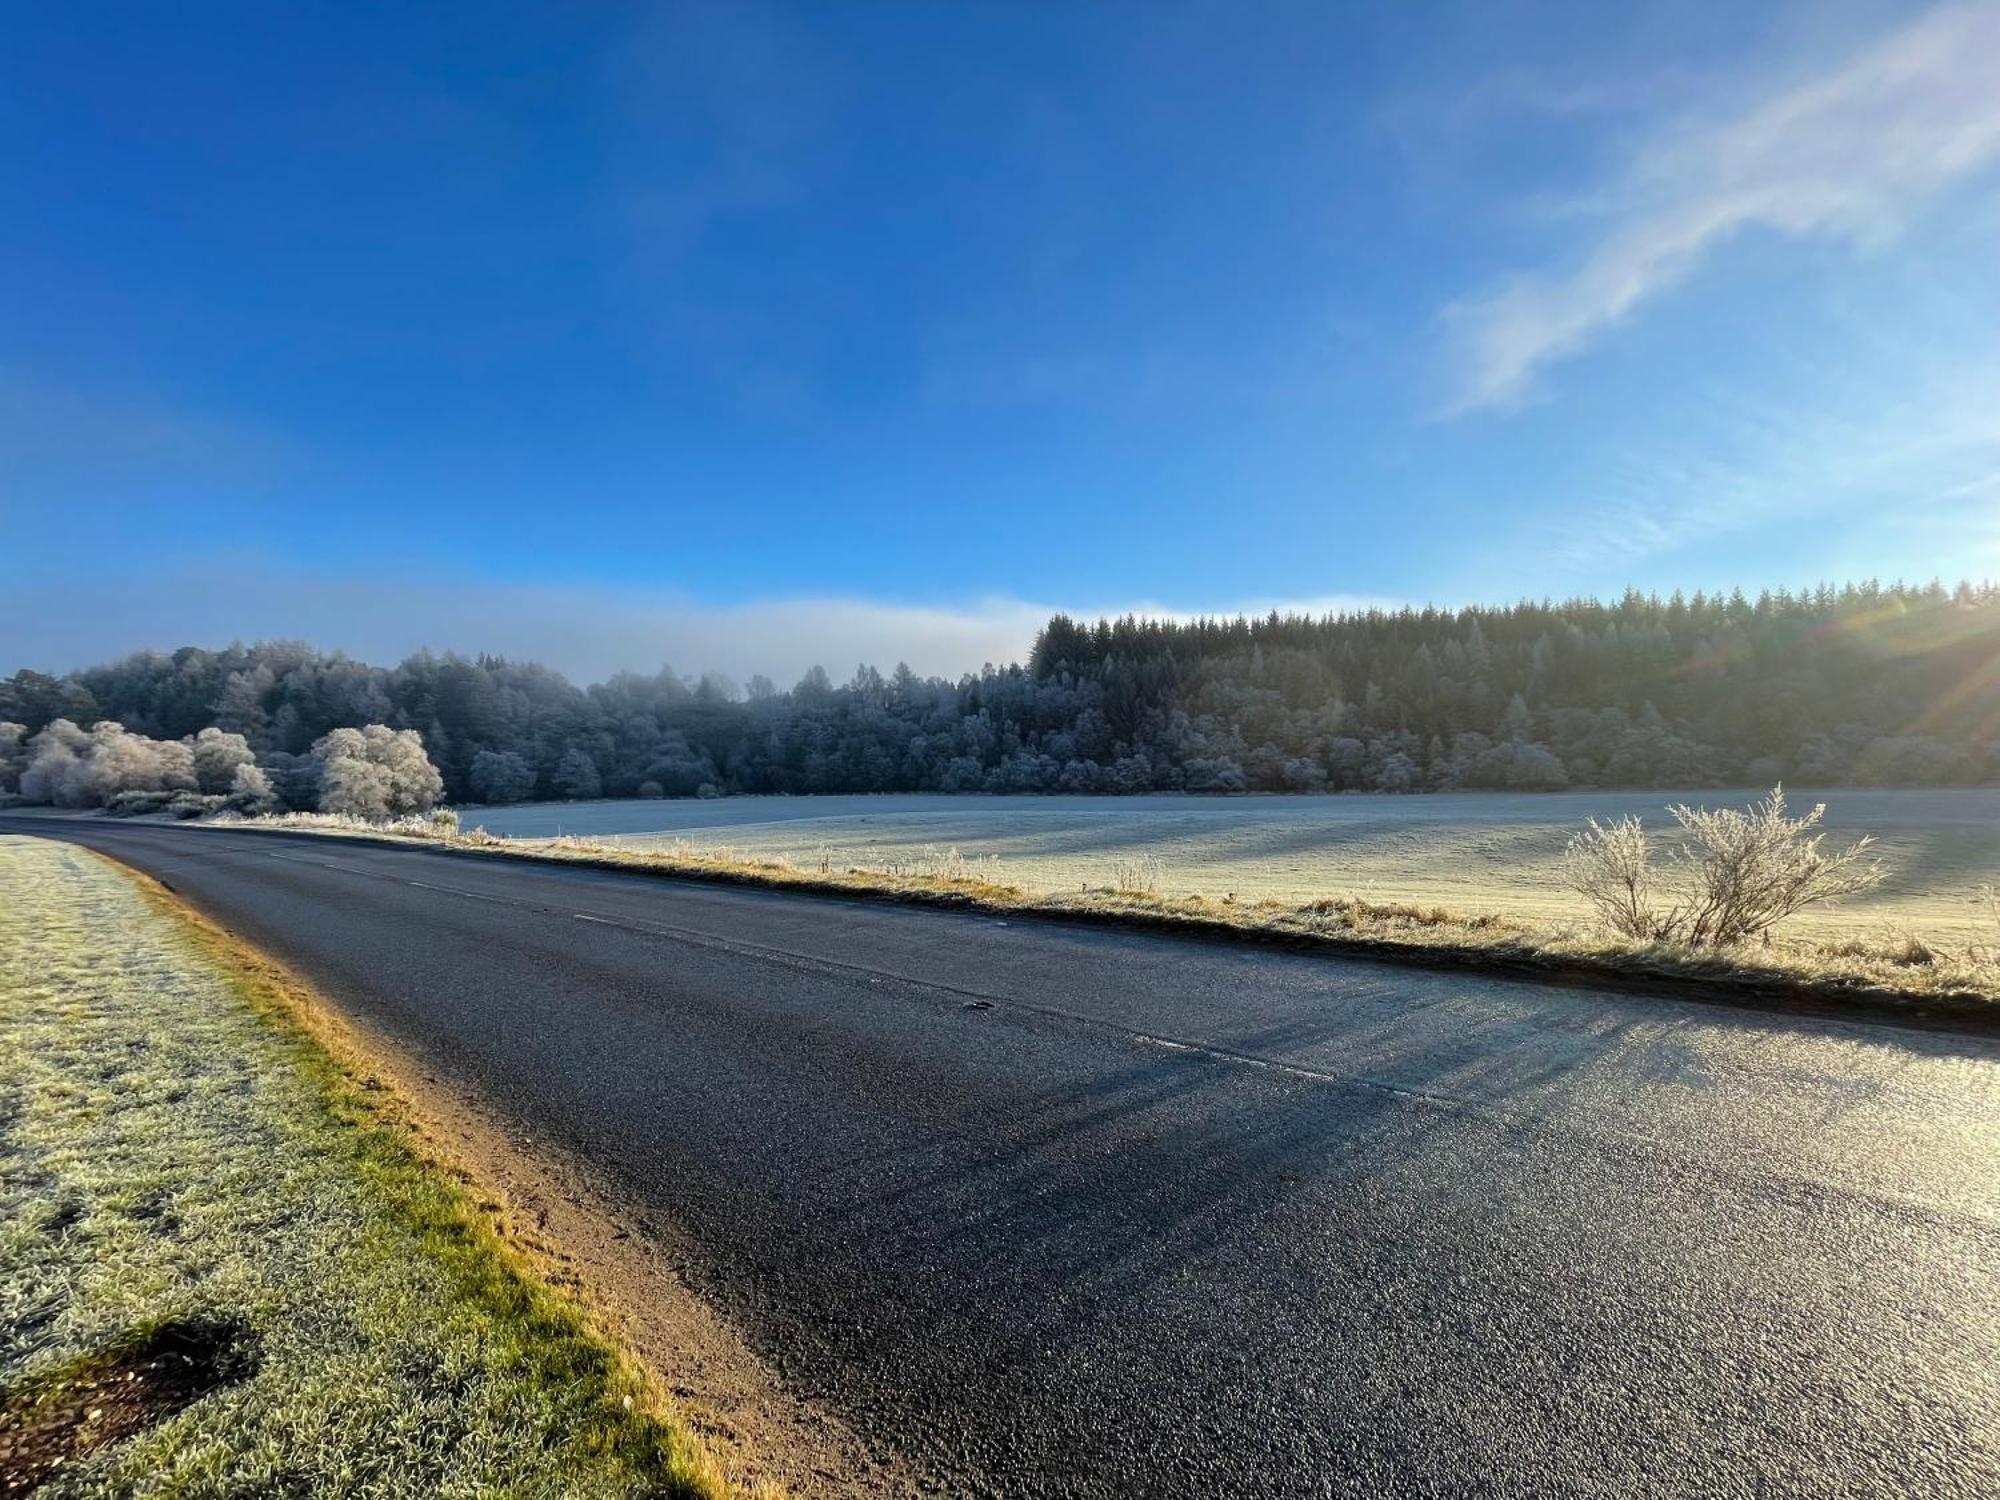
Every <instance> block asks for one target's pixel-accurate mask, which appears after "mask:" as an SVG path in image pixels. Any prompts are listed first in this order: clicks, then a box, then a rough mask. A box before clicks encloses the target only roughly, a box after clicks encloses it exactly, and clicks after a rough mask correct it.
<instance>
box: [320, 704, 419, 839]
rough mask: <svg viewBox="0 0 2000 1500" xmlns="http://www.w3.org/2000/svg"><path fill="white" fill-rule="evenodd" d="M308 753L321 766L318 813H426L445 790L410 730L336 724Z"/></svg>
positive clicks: (385, 815) (370, 816)
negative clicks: (341, 726)
mask: <svg viewBox="0 0 2000 1500" xmlns="http://www.w3.org/2000/svg"><path fill="white" fill-rule="evenodd" d="M313 755H314V757H315V759H317V760H318V762H319V766H320V793H319V810H320V811H321V812H328V813H343V814H346V815H348V816H350V817H356V818H367V819H370V820H375V821H380V820H383V819H388V818H405V817H410V816H413V815H416V814H421V813H427V812H429V811H430V810H431V808H432V807H433V806H434V805H435V804H436V802H437V799H438V795H439V794H440V793H441V792H442V791H443V790H444V778H443V777H441V776H440V775H439V774H438V769H437V767H436V766H434V765H432V764H431V762H430V757H429V756H427V755H425V754H424V741H423V737H422V736H421V735H419V734H418V733H417V732H416V730H414V729H391V728H389V727H388V726H387V725H386V724H370V725H368V726H367V727H366V728H364V729H336V730H334V731H333V732H332V733H331V734H327V735H323V736H321V738H320V739H319V740H317V741H316V742H315V743H314V745H313Z"/></svg>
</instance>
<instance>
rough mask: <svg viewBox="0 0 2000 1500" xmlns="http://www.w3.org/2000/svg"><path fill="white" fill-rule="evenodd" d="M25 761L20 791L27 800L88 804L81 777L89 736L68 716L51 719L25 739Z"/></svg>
mask: <svg viewBox="0 0 2000 1500" xmlns="http://www.w3.org/2000/svg"><path fill="white" fill-rule="evenodd" d="M27 749H28V762H27V765H26V767H25V768H24V769H23V770H22V772H21V795H22V796H23V797H25V798H27V799H28V800H29V801H30V802H47V803H51V804H53V805H54V806H56V807H88V806H89V805H90V803H89V797H88V794H87V792H86V790H85V785H84V780H83V768H84V757H85V756H86V755H88V754H89V752H90V736H89V735H88V734H86V733H84V732H83V730H81V729H79V728H77V726H76V725H75V724H73V723H72V722H70V721H69V720H68V719H52V720H51V721H50V722H49V724H48V726H47V727H46V728H44V729H43V730H42V732H41V733H40V734H38V735H36V736H35V737H34V738H33V739H31V740H29V741H28V747H27Z"/></svg>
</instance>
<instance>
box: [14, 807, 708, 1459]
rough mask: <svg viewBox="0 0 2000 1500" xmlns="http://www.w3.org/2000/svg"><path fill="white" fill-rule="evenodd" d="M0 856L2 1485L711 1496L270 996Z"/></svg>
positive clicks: (158, 926) (59, 852) (120, 899)
mask: <svg viewBox="0 0 2000 1500" xmlns="http://www.w3.org/2000/svg"><path fill="white" fill-rule="evenodd" d="M216 947H217V945H216V943H215V941H214V939H213V937H212V935H211V934H209V933H208V931H207V929H202V928H198V927H196V926H194V925H192V924H190V923H188V922H185V921H183V920H182V919H181V917H180V915H179V913H178V911H177V910H175V909H170V908H167V907H165V906H164V905H163V904H161V899H160V898H157V897H156V896H154V895H153V894H152V893H150V892H148V891H146V890H143V889H142V888H141V887H140V886H139V885H138V884H137V883H136V882H135V881H134V880H133V879H131V878H129V877H128V876H126V875H125V874H123V873H121V872H119V871H118V870H117V869H115V868H114V867H113V866H112V865H110V864H109V863H108V862H106V861H104V860H102V859H100V858H98V857H97V856H95V855H92V854H89V853H87V852H85V851H83V850H81V849H79V848H76V847H74V846H73V845H68V844H58V843H53V842H47V841H43V840H40V839H23V838H15V837H0V957H4V962H0V1106H4V1107H0V1123H4V1131H3V1132H0V1182H4V1185H5V1186H4V1192H0V1492H4V1493H5V1494H9V1495H12V1494H17V1493H25V1492H27V1491H28V1490H32V1489H35V1488H36V1487H37V1486H38V1485H39V1486H40V1493H42V1494H44V1495H48V1496H52V1497H53V1496H112V1495H117V1496H134V1495H193V1494H201V1495H224V1494H232V1495H251V1494H257V1495H267V1494H334V1493H339V1494H369V1495H383V1496H401V1495H409V1496H419V1495H421V1496H433V1495H473V1494H495V1493H505V1494H510V1495H520V1496H555V1495H573V1494H591V1495H641V1494H643V1495H647V1496H664V1495H685V1496H697V1495H713V1494H718V1493H720V1492H721V1484H720V1481H719V1480H718V1479H717V1478H715V1476H714V1474H713V1472H712V1470H711V1468H710V1466H709V1465H708V1463H707V1461H706V1460H705V1459H704V1458H703V1457H702V1455H701V1454H700V1452H699V1451H698V1450H697V1449H696V1448H695V1447H694V1446H693V1442H692V1440H691V1439H689V1438H688V1437H686V1435H685V1434H684V1433H683V1432H682V1431H681V1430H680V1429H678V1428H677V1427H673V1426H669V1425H665V1424H664V1423H663V1422H662V1421H660V1420H656V1419H655V1417H654V1416H652V1415H650V1414H649V1413H650V1412H652V1411H653V1410H655V1409H656V1404H655V1401H654V1399H653V1397H652V1396H651V1394H650V1393H649V1388H648V1387H647V1385H646V1384H645V1382H644V1380H643V1378H641V1377H639V1376H637V1375H636V1374H635V1373H633V1372H632V1371H630V1370H629V1369H628V1368H627V1367H626V1366H625V1365H624V1364H623V1362H622V1361H621V1360H620V1359H619V1357H617V1356H616V1355H614V1354H613V1353H612V1351H611V1349H610V1348H609V1346H608V1345H606V1344H604V1343H602V1342H600V1341H599V1340H598V1339H597V1338H596V1336H595V1335H594V1334H593V1333H591V1332H590V1330H589V1328H588V1327H587V1326H586V1324H585V1322H584V1320H583V1317H582V1315H581V1314H580V1313H579V1312H578V1311H577V1310H575V1309H574V1308H573V1307H572V1306H571V1304H570V1303H569V1302H568V1301H567V1300H565V1299H563V1298H561V1297H559V1296H558V1295H557V1294H555V1293H553V1292H551V1291H549V1290H547V1289H546V1288H545V1287H543V1286H541V1285H540V1284H539V1283H537V1282H535V1281H533V1280H531V1279H529V1278H527V1277H525V1276H524V1275H522V1274H520V1273H518V1272H517V1270H516V1269H515V1266H514V1263H513V1260H512V1258H511V1253H510V1252H509V1251H508V1250H507V1249H506V1248H504V1247H503V1245H502V1244H501V1243H500V1242H499V1240H498V1239H497V1237H496V1236H495V1234H494V1232H493V1231H492V1229H491V1228H490V1227H488V1225H487V1222H486V1220H485V1218H484V1217H483V1215H482V1214H481V1212H480V1211H478V1210H477V1209H475V1208H474V1207H473V1205H472V1203H471V1202H470V1200H468V1199H467V1198H466V1197H465V1196H464V1195H463V1194H462V1193H461V1192H460V1190H459V1189H458V1188H457V1187H455V1186H453V1185H452V1184H451V1183H449V1182H447V1181H446V1179H445V1178H444V1177H443V1176H442V1175H441V1174H440V1173H439V1172H438V1171H437V1170H435V1169H434V1168H432V1167H431V1166H429V1165H427V1164H426V1163H425V1162H423V1161H421V1160H419V1159H418V1158H417V1157H416V1156H415V1155H414V1154H413V1153H412V1151H411V1149H410V1147H409V1146H408V1145H407V1144H406V1143H405V1141H406V1137H405V1135H404V1133H403V1131H402V1129H401V1127H400V1126H398V1125H397V1124H395V1123H394V1121H393V1115H392V1114H387V1113H385V1110H392V1109H393V1106H392V1105H390V1104H388V1103H387V1102H386V1101H385V1100H384V1098H383V1096H382V1095H381V1094H379V1093H370V1092H369V1091H368V1089H367V1087H366V1084H365V1082H364V1083H356V1082H354V1081H352V1080H351V1079H350V1078H349V1077H348V1075H347V1074H346V1073H344V1072H343V1071H342V1069H341V1068H340V1066H339V1065H338V1064H337V1063H336V1062H335V1061H334V1060H333V1059H332V1058H331V1056H330V1055H329V1054H328V1053H326V1052H325V1051H323V1050H321V1048H320V1047H319V1045H318V1044H317V1043H316V1042H314V1041H313V1040H311V1039H310V1038H309V1037H307V1036H306V1035H305V1034H304V1033H303V1032H302V1031H300V1030H299V1029H298V1028H297V1026H296V1024H295V1023H294V1022H293V1020H292V1019H291V1015H292V1013H291V1011H290V1009H289V1005H288V1002H287V1001H286V999H285V998H284V997H283V996H282V995H281V994H280V993H279V992H277V991H276V990H275V989H273V988H272V987H271V986H270V985H269V984H267V983H264V982H260V981H258V980H257V979H255V978H253V977H250V976H249V975H248V974H247V971H244V970H242V969H239V968H237V967H232V961H231V960H230V959H229V958H228V957H227V956H226V955H225V954H223V953H221V952H219V951H216Z"/></svg>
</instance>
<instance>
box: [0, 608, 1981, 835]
mask: <svg viewBox="0 0 2000 1500" xmlns="http://www.w3.org/2000/svg"><path fill="white" fill-rule="evenodd" d="M57 721H64V722H65V723H66V724H67V725H69V726H71V727H72V729H73V730H75V731H76V732H84V731H90V732H100V730H101V726H102V725H103V724H105V723H107V722H108V723H110V724H111V725H112V726H113V727H114V728H117V729H119V730H121V731H122V732H124V733H126V734H129V735H136V736H142V737H150V738H151V739H153V740H155V741H159V742H172V741H187V742H188V743H189V747H190V748H189V753H190V754H192V753H193V746H194V743H195V741H196V739H197V737H199V736H200V735H201V734H202V732H203V731H205V730H214V731H218V732H220V733H223V734H227V735H230V736H233V737H234V736H240V737H241V742H242V745H243V747H244V753H245V755H246V756H247V757H248V759H247V762H246V763H248V764H252V765H254V766H255V768H256V769H258V770H259V771H260V772H262V773H263V777H264V780H265V782H266V783H267V785H268V787H269V790H270V794H271V796H272V798H273V799H274V800H276V801H277V802H280V803H283V804H285V805H290V806H316V805H317V801H316V800H315V799H317V798H318V797H319V795H320V792H321V790H322V783H323V775H324V765H323V762H324V759H325V756H324V753H323V751H322V752H317V753H316V751H315V746H316V745H319V744H320V743H321V742H322V741H323V740H324V739H325V738H326V736H328V735H329V734H331V733H333V732H334V731H336V730H341V729H360V728H362V727H363V726H369V725H376V726H386V728H387V729H389V730H395V731H414V732H415V733H416V734H417V735H418V736H420V738H421V741H422V747H423V750H424V751H425V752H426V753H427V755H428V759H429V760H430V761H431V762H432V763H434V764H435V766H436V768H437V771H438V773H439V776H440V778H441V782H442V788H443V793H444V795H445V797H446V798H447V799H449V800H451V801H455V802H487V803H497V802H513V801H521V800H525V799H529V798H589V797H600V796H621V797H629V796H696V795H701V796H713V795H722V794H728V793H744V792H793V793H807V792H888V791H941V792H960V791H987V792H1086V793H1135V792H1149V791H1188V792H1236V791H1291V792H1321V791H1389V792H1420V791H1438V790H1446V789H1452V788H1498V789H1513V790H1553V789H1559V788H1564V787H1573V788H1592V787H1692V786H1707V785H1732V784H1735V785H1758V786H1767V787H1768V786H1770V785H1772V784H1773V783H1775V782H1778V781H1780V780H1783V781H1787V782H1794V783H1799V784H1805V785H1838V784H1857V783H1859V784H1882V785H1889V784H1894V785H1946V784H1993V783H1996V782H2000V585H1995V584H1991V583H1983V584H1971V583H1967V584H1961V585H1959V586H1958V587H1957V588H1955V589H1946V588H1944V587H1943V586H1941V585H1937V584H1931V585H1927V586H1906V585H1902V584H1894V585H1881V584H1877V583H1872V582H1870V583H1860V584H1850V585H1846V586H1841V587H1834V586H1822V587H1820V588H1816V589H1812V590H1808V591H1805V592H1800V593H1793V592H1787V591H1782V590H1781V591H1776V592H1771V593H1765V594H1760V595H1758V596H1757V597H1756V598H1754V599H1752V598H1748V597H1746V596H1745V595H1743V594H1741V593H1735V594H1729V595H1719V594H1713V595H1710V594H1699V593H1697V594H1695V595H1693V596H1692V597H1683V596H1682V595H1680V594H1675V595H1673V596H1672V597H1670V598H1667V599H1661V598H1659V597H1658V596H1656V595H1651V594H1640V593H1637V592H1634V593H1628V594H1627V595H1625V596H1624V597H1623V598H1621V599H1618V600H1615V601H1599V600H1588V599H1584V600H1571V601H1567V602H1563V603H1552V602H1543V603H1521V604H1515V605H1510V606H1500V607H1480V608H1467V609H1457V610H1443V609H1435V608H1425V609H1403V610H1370V611H1365V612H1353V613H1343V614H1332V615H1325V616H1319V617H1308V616H1303V615H1279V614H1272V615H1269V616H1266V617H1264V618H1261V619H1248V618H1242V619H1202V620H1194V621H1173V620H1161V619H1140V618H1135V617H1128V618H1125V619H1118V620H1098V621H1095V622H1083V621H1079V620H1075V619H1071V618H1069V617H1067V616H1061V615H1059V616H1056V617H1055V618H1053V619H1051V620H1050V621H1049V622H1048V624H1047V625H1046V626H1045V627H1044V628H1043V630H1042V631H1041V633H1040V635H1039V636H1038V638H1037V639H1036V641H1035V642H1034V646H1033V650H1032V651H1031V653H1030V654H1029V657H1028V659H1027V661H1026V662H1024V663H1020V664H1015V665H1008V666H998V667H996V666H988V667H986V668H984V669H983V670H982V671H980V672H978V673H972V674H968V675H966V676H963V677H960V678H959V679H957V680H955V681H952V680H947V679H943V678H937V677H919V676H917V675H916V674H915V673H913V672H911V671H910V670H909V668H908V667H898V668H897V669H896V670H895V671H894V672H893V673H891V674H889V675H887V676H884V675H883V674H882V673H880V672H878V671H877V670H876V669H875V668H873V667H869V666H863V667H861V668H859V669H858V670H857V671H856V672H855V673H854V675H853V676H852V677H851V678H850V679H849V680H848V681H847V682H845V683H843V684H839V685H836V684H835V683H834V682H833V680H832V679H831V678H830V677H829V676H828V674H827V673H826V672H825V671H824V670H822V669H820V668H817V667H815V668H814V669H813V670H812V671H810V672H808V673H807V674H806V675H805V677H804V678H802V679H801V680H800V681H799V682H798V683H797V684H796V685H795V686H793V687H792V688H790V689H789V690H780V689H779V688H777V687H776V686H774V685H773V684H772V683H771V682H770V681H769V680H767V679H765V678H763V677H753V678H752V679H751V680H750V682H749V683H748V685H747V687H744V688H739V687H738V686H737V685H736V684H734V683H732V682H730V681H729V680H727V679H725V678H723V677H720V676H718V675H715V674H710V675H707V676H704V677H700V678H697V679H689V678H685V677H683V676H681V675H680V674H678V673H676V672H674V671H672V670H670V669H668V668H662V669H661V670H660V671H658V672H656V673H653V674H650V675H643V674H637V673H621V674H619V675H617V676H615V677H612V678H611V679H610V680H608V681H606V682H601V683H596V684H593V685H591V686H588V687H578V686H576V685H574V684H572V683H570V682H569V681H567V680H566V679H565V678H563V677H562V676H561V675H560V674H558V673H556V672H554V671H551V670H550V669H549V668H547V667H543V666H540V665H537V664H534V663H531V662H517V661H510V660H507V659H504V658H501V657H496V656H477V657H462V656H456V655H442V656H440V655H433V654H431V653H428V652H426V653H421V654H419V655H417V656H413V657H411V658H410V659H408V660H407V661H404V662H403V663H401V664H400V665H398V666H395V667H386V668H385V667H376V666H370V665H368V664H366V663H364V662H360V661H356V660H354V659H352V658H350V657H347V656H344V655H342V654H340V653H337V652H331V653H330V652H322V651H318V650H315V649H314V648H312V647H310V646H308V645H305V644H302V643H299V642H285V641H280V642H263V643H259V644H256V645H248V646H246V645H233V646H229V647H225V648H223V649H221V650H206V649H203V648H200V647H193V646H190V647H184V648H183V649H181V650H179V651H175V652H172V653H170V654H163V653H158V652H142V653H139V654H137V655H133V656H129V657H126V658H125V659H123V660H122V661H117V662H112V663H109V664H106V665H103V666H98V667H91V668H88V669H86V670H83V671H78V672H73V673H70V674H67V675H64V676H54V675H50V674H46V673H41V672H35V671H28V670H23V671H20V672H17V673H15V674H14V676H13V677H11V678H9V679H6V680H5V681H4V682H0V793H12V794H15V795H24V794H25V795H37V796H40V795H44V793H45V789H44V788H41V787H37V786H36V785H34V784H33V783H31V784H30V785H29V786H26V787H24V786H23V785H22V777H23V775H24V773H25V771H26V768H27V766H28V764H29V761H30V759H31V756H30V751H29V746H30V743H31V741H33V740H35V739H36V738H37V737H38V736H42V735H44V734H45V732H46V731H47V730H48V729H49V726H51V725H52V724H55V723H56V722H57ZM65 732H68V731H65ZM230 774H231V776H232V778H233V776H234V771H233V770H232V771H231V773H230ZM198 779H199V778H197V780H198Z"/></svg>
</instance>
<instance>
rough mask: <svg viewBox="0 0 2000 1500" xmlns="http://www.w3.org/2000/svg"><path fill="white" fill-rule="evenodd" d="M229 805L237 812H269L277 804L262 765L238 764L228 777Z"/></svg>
mask: <svg viewBox="0 0 2000 1500" xmlns="http://www.w3.org/2000/svg"><path fill="white" fill-rule="evenodd" d="M229 805H230V806H231V807H233V808H235V809H237V810H238V811H239V812H255V813H262V812H271V811H273V810H274V809H276V807H277V805H278V796H277V793H276V792H274V791H273V790H272V789H271V778H270V777H269V776H268V775H267V774H266V773H265V771H264V768H263V767H262V766H247V765H246V766H238V767H237V768H236V770H235V773H234V774H233V775H232V776H231V777H230V778H229Z"/></svg>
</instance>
